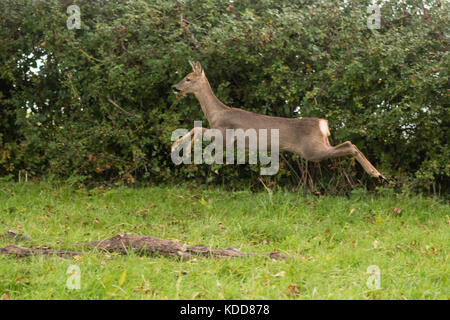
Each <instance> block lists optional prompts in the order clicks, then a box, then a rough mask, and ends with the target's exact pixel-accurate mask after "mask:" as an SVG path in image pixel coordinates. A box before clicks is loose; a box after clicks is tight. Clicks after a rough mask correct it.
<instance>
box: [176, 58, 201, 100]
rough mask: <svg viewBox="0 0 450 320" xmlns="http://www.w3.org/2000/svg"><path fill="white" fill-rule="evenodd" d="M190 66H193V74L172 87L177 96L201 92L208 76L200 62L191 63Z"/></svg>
mask: <svg viewBox="0 0 450 320" xmlns="http://www.w3.org/2000/svg"><path fill="white" fill-rule="evenodd" d="M189 64H190V65H191V67H192V70H193V72H191V73H189V74H188V75H187V76H186V77H184V78H183V80H181V81H180V82H178V83H177V84H176V85H174V86H172V90H173V92H175V94H178V93H179V94H181V95H183V96H186V94H188V93H195V92H197V91H199V90H200V89H201V87H202V85H203V84H204V80H205V79H206V76H205V71H203V68H202V65H201V64H200V62H197V61H189Z"/></svg>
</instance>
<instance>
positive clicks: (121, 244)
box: [0, 234, 288, 259]
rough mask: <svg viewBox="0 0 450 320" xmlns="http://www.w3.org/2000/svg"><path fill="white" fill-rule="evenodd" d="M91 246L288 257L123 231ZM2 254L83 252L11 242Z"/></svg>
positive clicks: (148, 252) (203, 254)
mask: <svg viewBox="0 0 450 320" xmlns="http://www.w3.org/2000/svg"><path fill="white" fill-rule="evenodd" d="M86 246H87V247H89V248H97V249H99V250H101V251H106V252H118V253H122V254H127V253H128V252H130V251H133V252H136V253H139V254H144V255H154V254H159V255H162V256H166V257H181V258H194V257H207V258H215V259H219V258H226V257H249V256H262V257H267V258H270V259H286V258H288V256H287V255H284V254H281V253H279V252H270V253H262V254H257V253H248V252H242V251H240V250H238V249H236V248H228V249H225V250H214V249H210V248H208V247H206V246H204V245H194V246H192V245H186V244H181V243H179V242H175V241H170V240H164V239H160V238H156V237H152V236H139V235H133V234H119V235H116V236H114V237H112V238H109V239H106V240H101V241H94V242H89V243H87V244H86ZM0 254H9V255H15V256H18V257H26V256H30V255H38V254H40V255H45V256H50V255H57V256H59V257H73V256H77V255H81V254H82V252H75V251H67V250H53V249H50V248H24V247H20V246H16V245H9V246H6V247H4V248H0Z"/></svg>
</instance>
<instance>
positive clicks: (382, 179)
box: [378, 174, 389, 184]
mask: <svg viewBox="0 0 450 320" xmlns="http://www.w3.org/2000/svg"><path fill="white" fill-rule="evenodd" d="M378 178H380V179H381V181H383V182H385V183H387V184H389V180H388V179H386V178H385V177H384V176H383V175H382V174H380V175H379V176H378Z"/></svg>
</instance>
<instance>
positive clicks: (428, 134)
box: [0, 0, 450, 192]
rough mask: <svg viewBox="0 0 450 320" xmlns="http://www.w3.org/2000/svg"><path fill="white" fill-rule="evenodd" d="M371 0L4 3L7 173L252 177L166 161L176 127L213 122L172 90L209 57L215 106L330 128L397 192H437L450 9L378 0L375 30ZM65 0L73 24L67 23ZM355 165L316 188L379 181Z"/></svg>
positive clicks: (297, 170)
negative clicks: (74, 11) (75, 12)
mask: <svg viewBox="0 0 450 320" xmlns="http://www.w3.org/2000/svg"><path fill="white" fill-rule="evenodd" d="M370 3H371V1H365V0H350V1H333V0H296V1H293V0H289V1H285V0H281V1H280V0H262V1H250V0H242V1H233V2H231V1H219V0H206V1H205V0H202V1H200V0H185V1H167V0H151V1H150V0H145V1H144V0H142V1H132V0H129V1H109V0H100V1H91V0H79V1H77V0H70V1H69V0H63V1H59V0H47V1H30V0H14V1H13V0H4V1H1V2H0V25H1V26H0V44H1V45H0V175H1V176H11V177H17V176H18V175H19V174H23V173H24V172H26V173H27V175H28V176H30V177H39V176H47V177H49V176H50V177H54V176H63V177H72V178H75V179H76V180H77V181H80V180H90V181H94V180H96V181H114V182H127V183H130V182H134V181H155V182H159V181H164V180H167V179H175V180H176V179H186V180H192V181H197V182H198V181H201V182H202V183H205V182H207V183H223V182H226V183H231V182H239V183H241V182H243V181H256V179H257V176H258V174H257V172H258V170H257V169H255V168H252V167H250V166H240V167H236V166H219V165H216V166H212V167H210V166H206V165H201V166H194V165H191V166H179V167H176V166H174V165H173V164H172V163H171V160H170V145H171V141H170V137H171V133H172V131H173V130H174V129H176V128H179V127H184V128H191V127H192V126H193V121H194V120H198V119H203V121H204V124H206V119H205V118H204V117H203V115H202V113H201V109H200V107H199V104H198V102H197V101H196V100H195V98H194V97H188V98H186V99H183V100H176V97H175V96H174V95H173V94H172V92H171V90H170V87H171V85H173V84H174V83H176V82H178V81H179V80H180V79H181V78H182V77H183V76H184V75H185V74H187V73H188V72H190V66H189V64H188V61H187V60H188V59H189V58H190V59H194V60H199V61H201V62H202V64H203V66H204V68H205V70H206V74H207V76H208V78H209V80H210V82H211V84H212V87H213V89H214V91H215V93H216V95H217V96H218V97H219V99H221V100H222V101H223V102H224V103H226V104H228V105H231V106H233V107H241V108H244V109H246V110H250V111H254V112H258V113H263V114H268V115H277V116H284V117H298V116H303V117H309V116H313V117H323V118H327V119H328V120H329V124H330V129H331V133H332V136H333V139H332V140H333V144H337V143H340V142H343V141H345V140H351V141H352V142H353V143H355V144H356V145H358V147H359V148H360V149H361V151H363V152H364V153H365V154H366V156H367V157H368V158H369V159H370V161H371V162H372V163H374V164H375V165H376V166H377V167H378V168H379V169H380V171H382V172H383V173H384V174H385V175H387V176H391V177H395V178H396V183H397V184H399V185H400V184H401V185H403V186H411V187H415V188H417V187H418V188H421V189H425V190H431V191H434V192H439V191H440V190H442V192H444V191H446V190H448V187H449V184H448V181H449V177H450V166H449V163H448V162H449V161H448V160H449V158H450V151H449V146H448V141H449V140H450V139H449V130H448V129H449V124H450V115H449V81H448V77H449V61H450V59H449V54H448V49H449V38H448V37H449V30H448V28H449V25H450V21H449V18H448V3H447V4H446V3H445V1H443V2H441V1H433V0H426V1H419V0H400V1H397V0H395V1H383V3H382V5H381V27H380V28H379V29H378V30H373V31H372V30H370V29H369V28H368V27H367V20H368V17H369V15H370V13H367V7H368V5H369V4H370ZM72 4H76V5H78V6H79V8H80V10H81V28H80V29H69V28H68V27H67V20H68V18H69V15H70V13H67V7H68V6H69V5H72ZM347 163H350V165H347ZM351 163H352V162H349V161H348V160H347V161H341V162H336V161H328V162H323V163H322V165H321V168H322V169H324V172H323V175H322V170H320V172H321V175H320V176H319V175H316V176H315V177H314V179H315V181H316V183H317V185H316V188H320V187H321V186H322V187H323V188H322V189H326V188H327V187H330V185H336V183H339V181H341V182H342V181H348V182H349V183H350V185H352V186H354V185H355V184H360V183H366V182H368V181H371V183H373V181H372V180H369V179H367V177H366V176H365V175H364V174H363V173H362V169H361V168H360V167H359V166H352V165H351ZM329 166H338V168H337V169H333V170H327V169H326V168H327V167H329ZM302 168H304V163H303V162H301V161H299V160H298V159H296V158H295V157H294V156H291V155H285V158H284V159H283V168H282V170H281V171H280V173H279V174H278V175H277V176H276V177H272V178H271V180H272V181H273V182H276V181H277V180H280V179H284V180H286V181H287V180H291V181H293V182H296V183H297V182H299V181H300V180H301V176H302V174H303V176H304V172H302V170H301V169H302ZM310 168H311V166H310ZM313 168H316V169H317V166H316V167H313ZM313 171H314V170H313ZM316 171H317V170H316ZM333 172H340V173H339V174H337V173H333ZM318 181H319V182H318ZM346 183H347V182H346Z"/></svg>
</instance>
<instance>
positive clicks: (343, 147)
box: [172, 61, 389, 182]
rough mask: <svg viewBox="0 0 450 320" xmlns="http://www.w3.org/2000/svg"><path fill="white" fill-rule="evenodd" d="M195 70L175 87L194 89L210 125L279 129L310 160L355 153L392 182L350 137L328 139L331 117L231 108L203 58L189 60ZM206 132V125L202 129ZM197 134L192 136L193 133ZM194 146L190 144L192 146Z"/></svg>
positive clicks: (282, 139)
mask: <svg viewBox="0 0 450 320" xmlns="http://www.w3.org/2000/svg"><path fill="white" fill-rule="evenodd" d="M189 63H190V65H191V66H192V69H193V72H191V73H189V74H188V75H187V76H186V77H184V79H183V80H181V81H180V82H179V83H178V84H176V85H174V86H173V87H172V89H173V91H174V92H175V93H176V94H181V95H183V96H186V95H187V94H188V93H193V94H194V95H195V96H196V98H197V99H198V101H199V102H200V106H201V108H202V111H203V113H204V115H205V117H206V118H207V119H208V122H209V125H210V127H211V128H213V129H219V130H221V131H224V130H226V129H243V130H247V129H255V130H259V129H266V130H269V131H270V130H271V129H278V130H279V150H280V151H289V152H293V153H296V154H298V155H300V156H301V157H302V158H304V159H306V160H310V161H320V160H323V159H328V158H336V157H343V156H353V157H355V158H356V160H357V161H358V162H359V163H360V164H361V166H362V167H363V168H364V170H365V171H366V172H367V173H368V174H369V175H371V176H372V177H375V178H380V179H382V180H383V181H385V182H389V181H388V180H387V179H386V178H385V177H384V176H383V175H382V174H381V173H380V172H379V171H378V170H377V169H376V168H375V167H374V166H373V165H372V164H371V163H370V162H369V161H368V160H367V159H366V157H365V156H364V154H363V153H362V152H361V151H359V149H358V148H357V147H356V146H355V145H354V144H352V143H351V142H350V141H346V142H344V143H341V144H339V145H337V146H331V145H330V142H329V141H328V137H329V136H330V131H329V128H328V121H327V120H325V119H318V118H298V119H295V118H294V119H292V118H281V117H271V116H266V115H261V114H257V113H253V112H249V111H245V110H242V109H236V108H231V107H228V106H226V105H225V104H223V103H222V102H221V101H220V100H219V99H218V98H217V97H216V96H215V95H214V93H213V91H212V89H211V86H210V84H209V82H208V79H207V78H206V76H205V72H204V70H203V68H202V66H201V64H200V63H199V62H192V61H189ZM200 130H201V131H202V132H203V131H205V130H206V128H201V129H200ZM194 131H195V130H194V129H192V130H191V131H190V132H189V133H188V134H187V135H185V136H184V137H182V138H181V139H179V140H177V141H175V143H174V144H173V145H172V150H174V149H175V148H176V147H177V146H178V145H179V144H180V143H182V142H183V141H185V140H186V139H191V140H190V141H191V142H190V144H192V141H193V140H195V139H196V133H195V132H194ZM192 135H194V136H193V137H192V138H191V136H192ZM189 147H190V146H189Z"/></svg>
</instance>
